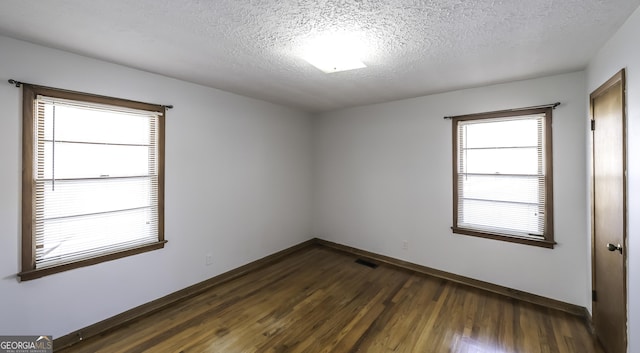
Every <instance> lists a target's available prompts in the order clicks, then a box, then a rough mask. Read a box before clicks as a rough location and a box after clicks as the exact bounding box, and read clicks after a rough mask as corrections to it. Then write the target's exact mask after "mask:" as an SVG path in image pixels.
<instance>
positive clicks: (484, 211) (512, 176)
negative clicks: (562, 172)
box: [452, 107, 554, 248]
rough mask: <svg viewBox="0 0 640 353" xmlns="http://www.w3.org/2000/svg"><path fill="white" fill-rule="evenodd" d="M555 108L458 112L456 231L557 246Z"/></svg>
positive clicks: (455, 126) (455, 128) (455, 139)
mask: <svg viewBox="0 0 640 353" xmlns="http://www.w3.org/2000/svg"><path fill="white" fill-rule="evenodd" d="M551 112H552V108H551V107H548V108H534V109H523V110H515V111H501V112H491V113H483V114H473V115H465V116H457V117H453V118H452V121H453V186H454V187H453V220H454V224H453V227H452V229H453V232H454V233H459V234H466V235H473V236H479V237H484V238H491V239H499V240H505V241H510V242H517V243H523V244H529V245H537V246H542V247H548V248H553V245H554V241H553V197H552V195H553V182H552V174H553V173H552V164H553V163H552V150H551V147H552V146H551Z"/></svg>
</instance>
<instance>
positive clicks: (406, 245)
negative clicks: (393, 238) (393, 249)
mask: <svg viewBox="0 0 640 353" xmlns="http://www.w3.org/2000/svg"><path fill="white" fill-rule="evenodd" d="M402 250H409V242H408V241H406V240H403V241H402Z"/></svg>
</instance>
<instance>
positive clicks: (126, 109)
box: [19, 85, 166, 280]
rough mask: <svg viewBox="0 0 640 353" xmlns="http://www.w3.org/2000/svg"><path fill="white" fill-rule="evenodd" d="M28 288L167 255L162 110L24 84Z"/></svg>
mask: <svg viewBox="0 0 640 353" xmlns="http://www.w3.org/2000/svg"><path fill="white" fill-rule="evenodd" d="M23 105H24V106H23V162H22V163H23V170H24V172H23V181H22V182H23V186H22V193H23V194H22V195H23V197H22V203H23V208H22V217H23V220H22V272H21V273H20V274H19V276H20V278H21V279H22V280H29V279H34V278H38V277H42V276H45V275H48V274H52V273H56V272H60V271H65V270H69V269H72V268H76V267H81V266H88V265H92V264H95V263H99V262H103V261H107V260H113V259H116V258H120V257H124V256H129V255H133V254H137V253H141V252H145V251H150V250H155V249H159V248H162V247H163V246H164V243H165V242H166V241H165V240H164V235H163V228H164V227H163V218H164V217H163V209H164V196H163V195H164V192H163V190H164V172H163V170H164V167H163V166H164V112H165V108H164V107H163V106H158V105H152V104H146V103H140V102H133V101H127V100H122V99H117V98H110V97H101V96H94V95H90V94H85V93H78V92H69V91H64V90H59V89H54V88H48V87H40V86H33V85H25V86H24V91H23Z"/></svg>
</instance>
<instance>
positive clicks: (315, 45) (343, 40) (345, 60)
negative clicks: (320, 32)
mask: <svg viewBox="0 0 640 353" xmlns="http://www.w3.org/2000/svg"><path fill="white" fill-rule="evenodd" d="M362 52H363V50H362V41H360V40H358V38H357V37H356V36H355V35H346V34H344V33H336V34H330V35H324V36H321V37H318V38H315V39H314V40H311V41H310V42H309V44H308V46H307V48H306V50H305V51H304V54H303V58H304V59H305V60H306V61H307V62H308V63H310V64H311V65H313V66H315V67H317V68H318V69H320V70H322V71H324V72H326V73H334V72H339V71H347V70H355V69H361V68H364V67H367V65H365V64H364V63H363V62H362V60H361V55H362Z"/></svg>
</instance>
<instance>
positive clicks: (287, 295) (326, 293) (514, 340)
mask: <svg viewBox="0 0 640 353" xmlns="http://www.w3.org/2000/svg"><path fill="white" fill-rule="evenodd" d="M145 351H148V352H183V353H195V352H212V353H213V352H215V353H249V352H271V353H284V352H288V353H294V352H309V353H315V352H336V353H340V352H366V353H377V352H425V353H431V352H432V353H443V352H451V353H602V352H601V351H600V350H599V349H597V348H596V346H595V345H594V341H593V338H592V337H591V335H590V334H589V332H588V330H587V328H586V325H585V324H584V323H583V321H582V319H581V318H579V317H576V316H572V315H570V314H567V313H564V312H560V311H555V310H551V309H547V308H543V307H539V306H535V305H532V304H528V303H524V302H520V301H517V300H514V299H510V298H506V297H503V296H500V295H496V294H492V293H488V292H484V291H481V290H478V289H474V288H469V287H466V286H463V285H459V284H455V283H451V282H448V281H445V280H440V279H436V278H431V277H427V276H424V275H420V274H415V273H412V272H409V271H404V270H399V269H396V268H393V267H390V266H387V265H384V264H381V265H380V266H379V267H377V268H375V269H374V268H370V267H367V266H363V265H361V264H357V263H355V258H354V257H352V256H349V255H346V254H343V253H340V252H337V251H335V250H331V249H327V248H324V247H309V248H307V249H304V250H302V251H300V252H297V253H294V254H292V255H290V256H288V257H287V258H285V259H283V260H282V261H280V262H278V263H275V264H272V265H269V266H267V267H265V268H263V269H261V270H258V271H255V272H252V273H249V274H247V275H245V276H243V277H240V278H237V279H235V280H232V281H230V282H227V283H224V284H221V285H219V286H216V287H214V288H212V289H210V290H208V291H207V292H205V293H202V294H199V295H197V296H195V297H193V298H190V299H187V300H185V301H182V302H180V303H179V304H177V305H174V306H172V307H170V308H167V309H165V310H162V311H160V312H157V313H155V314H153V315H150V316H148V317H145V318H143V319H140V320H138V321H135V322H133V323H132V324H130V325H128V326H126V327H122V328H120V329H117V330H115V331H112V332H108V333H106V334H104V335H101V336H98V337H95V338H91V339H88V340H85V341H83V342H81V343H79V344H77V345H74V346H72V347H70V348H67V349H65V350H62V351H61V352H64V353H72V352H109V353H113V352H145Z"/></svg>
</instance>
